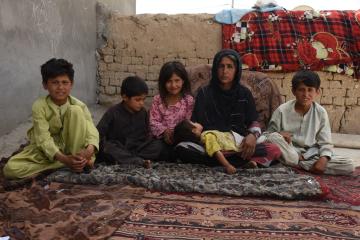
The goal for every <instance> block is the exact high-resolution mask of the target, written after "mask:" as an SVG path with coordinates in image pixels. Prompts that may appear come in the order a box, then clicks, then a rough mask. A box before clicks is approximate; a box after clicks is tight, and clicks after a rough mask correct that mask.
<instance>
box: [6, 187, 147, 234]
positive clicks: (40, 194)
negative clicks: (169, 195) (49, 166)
mask: <svg viewBox="0 0 360 240" xmlns="http://www.w3.org/2000/svg"><path fill="white" fill-rule="evenodd" d="M144 192H145V191H144V189H143V188H133V187H130V186H121V185H116V186H111V187H109V186H101V185H100V186H84V185H73V184H59V183H51V184H50V185H43V184H39V182H37V183H36V184H33V185H32V186H31V187H29V188H22V189H18V190H13V191H11V192H5V191H3V190H2V189H0V236H10V237H11V239H14V240H32V239H52V240H55V239H56V240H62V239H64V240H86V239H105V238H107V237H109V236H110V235H111V234H112V233H113V232H114V231H115V230H116V229H117V228H118V227H119V226H120V225H121V224H122V223H123V221H124V219H125V218H126V217H127V216H129V214H130V213H131V211H132V209H133V207H134V206H135V205H136V204H135V202H136V201H137V199H141V198H142V196H143V195H144Z"/></svg>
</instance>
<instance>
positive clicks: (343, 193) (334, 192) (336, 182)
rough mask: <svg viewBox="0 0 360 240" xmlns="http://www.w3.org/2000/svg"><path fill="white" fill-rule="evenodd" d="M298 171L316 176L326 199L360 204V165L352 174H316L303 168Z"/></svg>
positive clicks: (355, 204) (354, 204)
mask: <svg viewBox="0 0 360 240" xmlns="http://www.w3.org/2000/svg"><path fill="white" fill-rule="evenodd" d="M296 171H298V172H300V173H302V174H306V175H310V176H313V177H315V178H316V180H317V181H318V182H319V183H320V185H321V187H322V189H323V192H324V193H325V194H324V199H325V200H331V201H333V202H335V203H346V204H350V205H352V206H360V167H357V168H356V169H355V171H354V173H353V174H352V175H350V176H332V175H320V176H319V175H314V174H311V173H309V172H305V171H303V170H298V169H296Z"/></svg>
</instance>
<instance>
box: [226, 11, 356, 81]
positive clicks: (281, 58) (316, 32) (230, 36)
mask: <svg viewBox="0 0 360 240" xmlns="http://www.w3.org/2000/svg"><path fill="white" fill-rule="evenodd" d="M223 48H232V49H235V50H237V51H238V52H239V53H240V55H241V56H242V60H243V63H244V64H245V65H244V66H245V67H248V68H249V69H251V70H275V71H296V70H299V69H303V68H308V69H312V70H328V71H333V72H339V73H346V74H348V75H354V76H357V77H360V10H358V11H333V10H332V11H320V12H313V11H286V10H277V11H272V12H264V13H262V12H255V11H254V12H250V13H248V14H246V15H244V16H243V17H242V18H241V19H240V20H239V22H237V23H236V24H224V25H223ZM330 66H331V67H330Z"/></svg>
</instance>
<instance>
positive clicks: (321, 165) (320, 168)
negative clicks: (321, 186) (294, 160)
mask: <svg viewBox="0 0 360 240" xmlns="http://www.w3.org/2000/svg"><path fill="white" fill-rule="evenodd" d="M327 162H328V159H327V158H326V157H320V158H319V160H317V161H316V162H315V163H314V165H313V166H312V167H311V168H310V172H312V173H315V174H323V173H324V172H325V169H326V165H327Z"/></svg>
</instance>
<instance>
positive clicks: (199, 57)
mask: <svg viewBox="0 0 360 240" xmlns="http://www.w3.org/2000/svg"><path fill="white" fill-rule="evenodd" d="M212 18H213V16H212V15H207V14H197V15H164V14H159V15H136V16H130V17H123V16H118V15H117V14H116V13H112V15H111V18H110V20H109V21H108V30H109V35H108V36H107V44H106V46H104V47H102V48H100V49H98V71H97V73H98V84H99V87H98V96H99V101H100V103H101V104H113V103H116V102H119V101H120V99H121V98H120V86H121V82H122V80H123V79H125V78H126V77H128V76H134V75H137V76H139V77H142V78H144V79H145V80H146V82H147V84H148V86H149V90H150V91H149V98H148V99H147V106H149V103H150V102H151V98H152V96H154V95H155V94H157V92H158V90H157V89H158V87H157V79H158V76H159V72H160V68H161V66H162V65H163V64H164V63H165V62H168V61H173V60H177V61H180V62H182V63H183V64H184V65H185V66H195V65H198V64H203V63H205V64H208V63H210V64H211V63H212V60H213V59H212V58H213V56H214V55H215V53H216V52H217V51H219V50H220V49H221V25H220V24H217V23H214V22H213V21H212ZM318 74H319V76H320V79H321V94H320V96H319V97H318V98H317V99H316V101H317V102H319V103H321V105H323V106H324V107H325V108H326V110H327V111H328V114H329V118H330V122H331V126H332V131H333V132H342V133H352V134H360V127H359V126H358V123H357V119H356V116H360V82H359V80H357V79H354V78H352V77H349V76H346V75H340V74H335V73H329V72H318ZM267 75H268V76H269V77H270V78H271V79H273V80H274V81H275V83H276V84H277V86H278V88H279V90H280V93H281V95H282V99H283V101H288V100H290V99H293V98H294V97H293V94H292V92H291V79H292V77H293V75H294V73H271V72H267Z"/></svg>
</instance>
